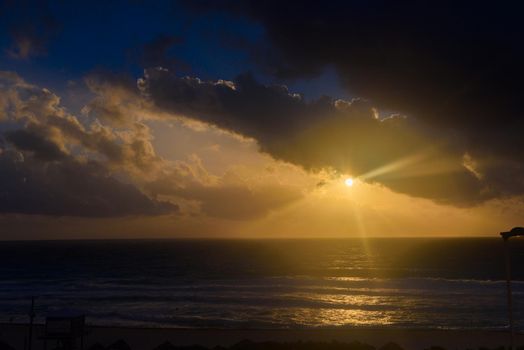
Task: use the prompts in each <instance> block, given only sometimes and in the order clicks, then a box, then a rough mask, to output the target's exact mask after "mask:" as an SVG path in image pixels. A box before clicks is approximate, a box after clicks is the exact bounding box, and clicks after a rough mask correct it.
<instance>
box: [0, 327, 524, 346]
mask: <svg viewBox="0 0 524 350" xmlns="http://www.w3.org/2000/svg"><path fill="white" fill-rule="evenodd" d="M42 334H43V326H41V325H37V326H35V330H34V340H33V349H35V350H36V349H42V348H43V347H42V346H43V344H42V341H41V340H39V339H38V338H39V337H40V336H41V335H42ZM26 337H27V325H20V324H0V339H2V340H3V341H6V342H7V343H9V344H10V345H11V346H14V347H15V348H16V349H20V350H22V349H23V345H24V338H26ZM118 339H124V340H125V341H126V342H127V343H128V344H129V345H130V346H131V348H132V349H133V350H152V349H153V348H155V347H156V346H158V345H160V344H161V343H163V342H165V341H169V342H171V343H172V344H173V345H194V344H199V345H204V346H207V347H214V346H216V345H222V346H229V345H232V344H235V343H237V342H239V341H241V340H243V339H249V340H252V341H277V342H292V341H298V340H302V341H320V342H329V341H332V340H337V341H340V342H352V341H355V340H356V341H359V342H363V343H367V344H370V345H373V346H375V347H377V348H378V347H380V346H382V345H384V344H385V343H387V342H390V341H392V342H395V343H397V344H399V345H401V346H402V347H403V348H404V349H406V350H422V349H425V348H428V347H430V346H433V345H438V346H442V347H445V348H447V349H448V350H452V349H464V350H465V349H467V348H478V347H480V346H484V347H492V348H494V347H497V346H500V345H507V344H508V342H509V336H508V334H507V333H506V332H500V331H449V330H442V331H440V330H395V329H344V330H343V329H315V330H311V329H310V330H241V329H238V330H233V329H225V330H224V329H171V328H125V327H99V326H90V327H89V335H88V336H87V337H86V338H85V346H84V349H89V347H90V346H91V345H93V344H95V343H101V344H102V345H104V346H107V345H109V344H111V343H113V342H115V341H116V340H118ZM516 343H517V345H519V346H520V345H524V334H518V335H517V337H516Z"/></svg>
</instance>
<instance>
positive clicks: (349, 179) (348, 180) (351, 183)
mask: <svg viewBox="0 0 524 350" xmlns="http://www.w3.org/2000/svg"><path fill="white" fill-rule="evenodd" d="M344 183H345V184H346V186H347V187H351V186H353V179H352V178H350V177H348V178H347V179H346V180H345V181H344Z"/></svg>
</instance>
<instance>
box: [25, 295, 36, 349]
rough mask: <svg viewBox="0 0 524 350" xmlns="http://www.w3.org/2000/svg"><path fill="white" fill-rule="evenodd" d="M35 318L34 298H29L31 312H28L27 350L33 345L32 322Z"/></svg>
mask: <svg viewBox="0 0 524 350" xmlns="http://www.w3.org/2000/svg"><path fill="white" fill-rule="evenodd" d="M34 318H35V297H31V310H29V339H28V342H27V350H31V346H32V345H33V320H34Z"/></svg>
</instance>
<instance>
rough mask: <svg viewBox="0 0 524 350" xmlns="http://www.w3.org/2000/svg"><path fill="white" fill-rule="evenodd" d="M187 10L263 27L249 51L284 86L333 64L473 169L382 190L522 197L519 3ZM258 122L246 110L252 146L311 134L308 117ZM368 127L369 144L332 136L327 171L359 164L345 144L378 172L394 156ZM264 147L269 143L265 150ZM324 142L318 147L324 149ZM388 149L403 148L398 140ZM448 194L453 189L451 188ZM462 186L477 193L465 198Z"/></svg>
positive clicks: (523, 71) (353, 85) (349, 82)
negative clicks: (299, 131)
mask: <svg viewBox="0 0 524 350" xmlns="http://www.w3.org/2000/svg"><path fill="white" fill-rule="evenodd" d="M182 3H185V4H186V5H187V7H189V8H191V9H193V10H194V13H195V14H201V13H203V12H214V11H216V12H222V13H223V12H228V13H230V14H233V15H235V16H243V17H246V18H250V19H251V20H253V21H254V22H257V23H259V24H261V25H262V26H263V27H264V28H265V34H266V39H267V45H266V46H264V45H258V46H257V47H253V48H252V49H251V53H252V56H253V60H255V61H256V62H257V63H258V64H259V65H260V66H262V67H263V68H264V71H265V72H270V73H271V74H273V75H274V76H275V77H278V78H280V79H284V80H285V79H294V78H302V77H313V76H316V75H318V74H320V73H321V72H322V71H323V70H324V69H325V68H326V67H327V66H328V65H329V66H333V67H335V69H336V70H337V71H338V73H339V76H340V78H341V80H342V82H343V84H344V86H345V87H346V88H347V90H348V92H349V93H350V94H351V95H353V96H358V97H361V98H365V99H366V100H367V101H369V103H370V104H371V105H373V106H374V107H376V108H378V109H380V110H382V111H384V110H393V111H397V112H398V113H401V114H403V115H407V116H408V117H409V119H410V120H411V121H413V120H417V123H418V125H419V126H422V130H425V131H422V133H421V134H420V135H421V136H422V137H423V138H425V139H426V140H427V141H428V142H429V143H431V142H437V141H438V140H439V139H440V138H441V137H442V135H444V137H445V143H447V144H448V145H451V146H449V147H451V149H448V150H446V153H447V154H451V155H452V156H451V157H452V158H453V157H454V158H455V163H456V164H457V165H459V164H461V163H462V165H463V167H465V168H466V169H468V170H469V172H459V173H460V174H461V175H460V176H459V177H458V178H457V177H456V176H451V177H450V176H449V174H448V175H445V176H444V175H442V174H439V175H436V176H435V175H432V176H425V177H420V176H418V177H417V178H414V179H413V181H411V180H410V182H409V183H408V182H406V183H402V184H401V183H398V179H396V180H395V181H393V180H392V179H390V180H388V181H380V182H381V183H384V184H386V185H387V186H389V187H391V188H393V189H395V190H398V191H401V192H405V193H410V194H415V195H422V196H423V197H427V198H435V196H437V197H443V198H444V199H446V198H447V199H450V200H451V202H456V200H457V199H458V200H459V201H460V198H463V199H465V201H466V202H470V201H472V202H476V201H478V200H482V199H486V198H491V197H493V196H495V197H499V196H511V195H520V194H522V193H523V192H524V189H523V187H524V186H523V183H522V180H520V179H522V178H524V172H523V165H524V154H523V152H524V151H523V150H524V137H522V131H523V130H524V119H523V118H522V114H523V112H522V107H521V104H522V102H521V101H522V100H524V88H523V87H522V86H523V85H522V81H524V65H522V62H523V61H524V47H523V46H522V44H521V43H522V40H523V38H524V24H523V22H522V21H521V19H520V16H521V13H522V10H523V8H522V7H523V5H521V4H520V3H518V2H503V3H497V4H493V3H489V2H485V3H482V2H471V3H468V2H451V1H429V2H427V1H425V2H420V1H400V2H399V1H390V2H388V1H326V2H323V3H322V4H319V3H314V2H301V1H300V2H299V1H286V2H282V1H263V2H262V1H219V2H216V1H191V2H182ZM186 97H187V95H186ZM261 101H264V99H261ZM252 102H253V101H252ZM256 106H257V107H256V108H255V107H254V105H253V108H252V109H253V110H255V109H257V108H262V109H265V110H266V111H267V107H265V106H264V105H263V103H262V104H256ZM260 106H262V107H260ZM254 113H255V116H253V115H252V114H249V113H247V114H246V116H245V118H246V120H245V121H242V122H246V121H247V123H249V125H250V127H253V128H254V129H256V131H254V130H250V131H251V133H250V135H252V136H254V137H257V133H259V132H260V131H261V130H262V131H263V135H267V134H268V133H269V132H268V131H269V129H271V128H274V130H276V133H279V132H280V133H282V135H285V134H286V133H287V130H288V127H289V124H293V123H297V122H298V123H299V124H301V125H302V127H303V128H304V129H307V128H311V127H312V125H311V124H310V123H309V121H308V120H299V121H297V120H296V119H295V118H294V117H289V114H291V115H292V116H294V115H295V114H294V113H282V114H280V115H279V117H278V118H280V123H272V121H273V120H272V118H274V117H275V115H274V114H273V115H267V118H269V119H265V120H264V121H263V122H261V121H260V118H259V116H258V114H257V112H256V111H255V112H254ZM223 120H225V118H224V119H222V122H223ZM266 122H267V124H266ZM260 124H262V125H260ZM376 124H377V125H378V124H379V123H376ZM380 125H381V126H383V125H382V124H380ZM339 127H341V128H342V129H340V128H338V129H335V130H345V129H344V128H343V123H342V122H341V123H340V125H339ZM235 128H236V130H239V131H240V132H243V130H245V129H246V127H245V126H240V127H239V126H236V127H235ZM383 129H384V128H383V127H381V128H378V130H383ZM264 130H265V131H264ZM361 130H362V133H363V134H364V135H366V136H361V137H360V138H359V137H358V136H357V137H356V138H355V137H354V136H355V135H351V134H350V133H349V134H347V138H348V139H349V138H353V140H354V141H353V142H349V141H344V137H343V136H340V137H338V138H337V137H333V138H330V137H326V138H325V142H327V144H329V145H331V148H336V147H338V148H339V150H340V152H339V153H338V156H337V154H336V153H333V157H331V161H329V162H326V163H329V164H332V165H335V167H336V168H338V166H337V164H338V163H339V162H340V161H342V160H344V161H351V162H353V163H355V162H356V163H360V160H359V159H358V158H359V157H358V155H355V154H353V153H354V151H351V152H350V153H345V151H344V149H345V148H344V147H346V146H351V148H352V149H353V150H355V149H357V150H358V149H365V148H366V149H368V151H367V152H363V154H365V155H366V157H367V158H371V159H375V160H377V163H378V162H379V161H383V160H385V159H388V158H390V157H388V154H390V152H389V150H388V149H386V150H385V152H386V153H384V150H382V149H377V147H376V146H374V145H373V143H371V144H370V142H369V140H371V139H374V140H377V138H376V137H377V136H379V135H377V134H376V133H375V132H374V131H373V130H372V129H369V128H367V129H366V128H364V129H361ZM428 133H429V134H428ZM313 134H314V132H311V135H310V136H311V140H314V139H315V138H316V136H314V135H313ZM334 135H336V133H335V134H334ZM293 137H294V136H293V135H291V138H293ZM379 137H380V138H382V136H379ZM385 138H386V139H388V137H387V136H386V137H385ZM275 139H276V138H275ZM275 139H274V140H275ZM398 139H399V140H401V141H400V142H399V144H403V145H404V146H400V147H405V148H409V147H411V146H423V145H424V142H422V143H419V144H413V143H412V142H409V141H408V142H405V141H404V139H403V137H402V136H399V137H398ZM450 139H451V142H450V143H449V142H448V141H450ZM289 140H290V138H289V137H282V138H281V142H282V143H283V144H285V143H288V142H289ZM335 140H338V141H336V142H335ZM357 140H359V141H358V142H357ZM263 141H264V140H263ZM313 143H315V142H313ZM262 144H263V146H264V144H265V142H262ZM315 144H316V145H317V147H320V149H322V148H321V147H322V146H323V145H324V146H325V145H326V143H324V144H320V143H318V142H316V143H315ZM386 144H389V145H391V146H392V147H394V143H393V142H392V143H387V142H386ZM408 145H409V146H408ZM266 147H267V146H266ZM449 147H448V148H449ZM415 149H416V148H415ZM289 152H294V151H292V150H289ZM299 153H300V152H299ZM357 153H358V152H357ZM401 153H403V152H398V154H397V155H401ZM301 154H302V155H303V156H304V157H303V158H304V159H303V160H301V161H299V162H298V163H299V164H304V163H306V164H307V162H308V161H310V160H311V159H312V157H311V156H312V154H315V152H314V150H309V151H305V150H303V149H302V151H301ZM405 155H408V153H405ZM318 157H320V155H318ZM355 157H356V158H355ZM313 158H314V157H313ZM401 158H402V157H401ZM304 160H305V161H304ZM369 162H370V160H365V161H364V163H369ZM455 175H456V173H455ZM450 179H455V180H457V181H453V182H452V184H451V186H449V187H445V188H441V187H442V186H441V185H440V184H439V183H445V184H448V180H450ZM403 181H404V180H403ZM446 188H453V189H454V190H451V189H450V190H447V191H446V190H445V189H446ZM464 188H465V189H467V190H466V193H468V195H464V194H463V193H461V192H462V190H461V189H464ZM455 189H456V190H455Z"/></svg>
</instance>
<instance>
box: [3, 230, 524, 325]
mask: <svg viewBox="0 0 524 350" xmlns="http://www.w3.org/2000/svg"><path fill="white" fill-rule="evenodd" d="M509 243H510V250H511V259H512V267H513V271H512V277H513V285H512V286H513V296H514V303H515V305H514V309H515V319H516V326H517V328H518V329H519V330H524V307H523V306H524V305H523V304H524V242H523V241H521V240H519V239H514V240H511V241H510V242H509ZM505 277H506V275H505V265H504V250H503V241H502V239H500V238H485V239H482V238H469V239H463V238H449V239H433V238H394V239H393V238H370V239H304V240H100V241H28V242H0V322H16V323H17V322H27V320H28V316H27V314H28V312H29V307H30V299H31V297H32V296H34V297H36V299H35V311H36V321H37V322H43V320H44V318H45V316H46V315H53V314H60V313H61V312H64V311H68V312H69V313H71V312H77V313H85V314H86V315H87V322H89V323H90V324H97V325H124V326H148V327H188V328H195V327H197V328H199V327H203V328H209V327H212V328H317V327H331V328H334V327H373V328H377V327H389V328H410V329H412V328H422V329H436V328H438V329H503V328H505V327H506V326H507V304H506V303H507V300H506V280H505Z"/></svg>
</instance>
